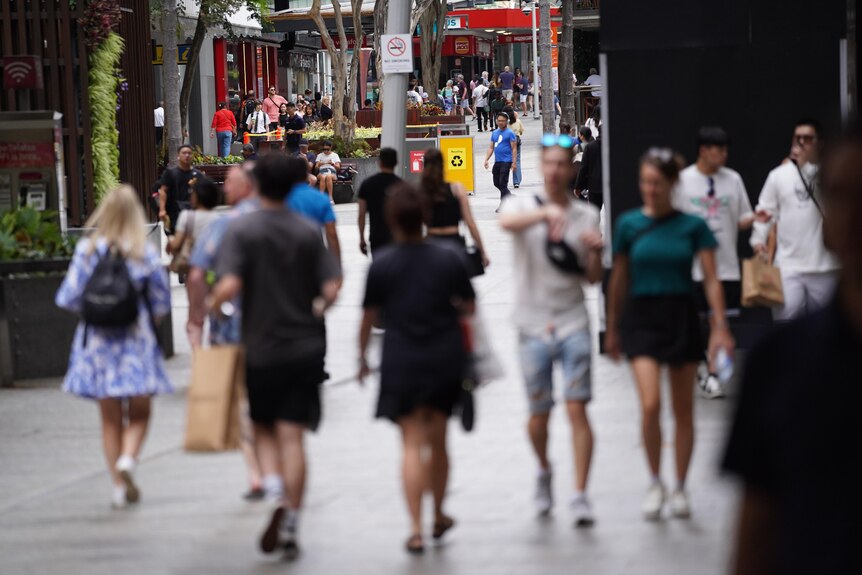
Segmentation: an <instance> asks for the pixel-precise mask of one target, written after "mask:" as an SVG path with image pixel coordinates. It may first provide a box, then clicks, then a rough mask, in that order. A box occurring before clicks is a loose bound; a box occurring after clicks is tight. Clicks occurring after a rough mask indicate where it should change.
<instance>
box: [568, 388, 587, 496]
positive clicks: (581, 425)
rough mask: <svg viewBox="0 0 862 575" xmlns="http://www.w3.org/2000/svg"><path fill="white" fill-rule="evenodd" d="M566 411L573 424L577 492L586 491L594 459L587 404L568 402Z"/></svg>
mask: <svg viewBox="0 0 862 575" xmlns="http://www.w3.org/2000/svg"><path fill="white" fill-rule="evenodd" d="M566 410H567V411H568V413H569V422H570V423H571V424H572V445H573V446H574V451H575V490H577V491H586V489H587V476H588V475H589V473H590V462H591V461H592V458H593V430H592V429H591V428H590V420H589V418H588V417H587V404H586V403H585V402H583V401H567V402H566Z"/></svg>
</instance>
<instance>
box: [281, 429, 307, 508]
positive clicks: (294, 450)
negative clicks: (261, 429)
mask: <svg viewBox="0 0 862 575" xmlns="http://www.w3.org/2000/svg"><path fill="white" fill-rule="evenodd" d="M275 429H276V438H277V441H278V447H279V451H280V452H281V460H282V466H281V469H282V477H283V479H284V488H285V491H286V492H287V493H286V496H287V497H286V499H287V503H288V506H289V508H290V509H293V510H299V509H300V508H301V507H302V497H303V495H304V493H305V473H306V472H305V447H304V445H303V434H304V433H305V428H304V427H303V426H302V425H299V424H296V423H288V422H286V421H279V422H278V423H276V424H275Z"/></svg>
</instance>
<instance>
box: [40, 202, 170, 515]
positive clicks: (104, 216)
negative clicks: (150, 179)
mask: <svg viewBox="0 0 862 575" xmlns="http://www.w3.org/2000/svg"><path fill="white" fill-rule="evenodd" d="M145 226H146V221H145V219H144V212H143V209H142V207H141V202H140V200H139V199H138V197H137V195H136V194H135V192H134V190H133V189H132V188H131V187H129V186H120V187H118V188H117V189H115V190H114V191H112V192H111V193H110V194H108V196H106V197H105V198H104V199H103V200H102V202H101V203H100V204H99V207H98V209H97V210H96V212H95V213H94V214H93V216H92V217H91V218H90V220H89V221H88V222H87V227H88V228H93V229H94V232H93V233H92V234H91V235H90V236H89V237H88V238H84V239H82V240H81V241H80V242H79V243H78V246H77V248H76V250H75V255H74V256H73V258H72V263H71V265H70V266H69V271H68V272H67V273H66V278H65V280H64V281H63V284H62V285H61V286H60V290H59V291H58V292H57V297H56V303H57V305H58V306H60V307H62V308H64V309H67V310H69V311H71V312H74V313H80V312H81V304H82V296H83V293H84V286H86V285H87V281H88V280H89V279H90V277H91V276H92V274H93V270H94V269H95V267H96V264H97V262H98V261H99V258H100V257H101V256H102V255H104V254H105V253H106V252H107V251H108V249H109V247H113V248H114V249H119V250H120V252H121V253H122V254H123V255H124V256H125V258H126V265H127V267H128V270H129V275H130V277H131V278H132V282H133V283H134V285H135V287H136V289H137V290H138V294H139V295H140V297H139V300H138V318H137V320H136V322H135V323H134V324H133V325H131V326H129V327H124V328H102V327H95V326H85V325H84V324H83V322H82V323H80V324H79V325H78V329H77V332H76V333H75V339H74V341H73V343H72V353H71V358H70V360H69V369H68V371H67V372H66V377H65V380H64V381H63V390H64V391H67V392H69V393H72V394H74V395H77V396H78V397H83V398H87V399H94V400H96V401H98V403H99V409H100V412H101V416H102V440H103V447H104V450H105V458H106V459H107V462H108V468H109V470H110V473H111V478H112V479H113V484H114V491H113V496H112V500H111V504H112V506H114V507H117V508H120V507H125V506H126V505H127V504H128V503H135V502H137V501H138V500H139V498H140V490H139V489H138V487H137V486H136V485H135V482H134V480H133V476H132V474H133V472H134V468H135V463H136V461H137V458H138V455H139V454H140V451H141V446H142V444H143V441H144V437H145V436H146V433H147V426H148V424H149V420H150V398H151V397H152V396H153V395H155V394H157V393H168V392H170V391H171V385H170V382H169V381H168V377H167V375H166V373H165V369H164V364H163V362H162V355H161V351H160V349H159V346H158V343H157V341H156V334H155V333H154V332H153V328H152V322H151V320H150V315H149V311H148V307H149V309H150V310H152V313H153V315H154V316H155V317H156V318H160V317H162V316H165V315H167V313H168V312H169V311H170V305H171V304H170V286H169V284H168V278H167V274H166V273H165V271H164V269H163V267H162V265H161V263H160V259H159V254H158V253H157V252H156V250H155V249H154V248H153V247H152V246H151V245H149V244H148V243H147V242H146V227H145ZM144 298H147V300H149V306H147V303H146V301H145V299H144ZM85 332H86V333H85ZM124 421H125V422H126V423H125V424H124Z"/></svg>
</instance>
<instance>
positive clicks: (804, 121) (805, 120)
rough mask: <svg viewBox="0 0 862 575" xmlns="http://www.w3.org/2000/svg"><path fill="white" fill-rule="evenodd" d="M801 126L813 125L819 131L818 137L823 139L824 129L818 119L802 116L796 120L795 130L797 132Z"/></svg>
mask: <svg viewBox="0 0 862 575" xmlns="http://www.w3.org/2000/svg"><path fill="white" fill-rule="evenodd" d="M799 126H811V127H812V128H814V131H815V132H816V133H817V139H818V140H822V139H823V130H822V128H821V126H820V122H819V121H817V120H816V119H815V118H800V119H799V120H797V121H796V123H795V124H793V131H794V132H795V131H796V128H798V127H799Z"/></svg>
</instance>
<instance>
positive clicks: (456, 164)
mask: <svg viewBox="0 0 862 575" xmlns="http://www.w3.org/2000/svg"><path fill="white" fill-rule="evenodd" d="M463 165H464V160H462V159H461V156H452V166H453V167H455V168H460V167H461V166H463Z"/></svg>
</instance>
